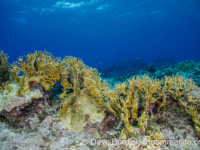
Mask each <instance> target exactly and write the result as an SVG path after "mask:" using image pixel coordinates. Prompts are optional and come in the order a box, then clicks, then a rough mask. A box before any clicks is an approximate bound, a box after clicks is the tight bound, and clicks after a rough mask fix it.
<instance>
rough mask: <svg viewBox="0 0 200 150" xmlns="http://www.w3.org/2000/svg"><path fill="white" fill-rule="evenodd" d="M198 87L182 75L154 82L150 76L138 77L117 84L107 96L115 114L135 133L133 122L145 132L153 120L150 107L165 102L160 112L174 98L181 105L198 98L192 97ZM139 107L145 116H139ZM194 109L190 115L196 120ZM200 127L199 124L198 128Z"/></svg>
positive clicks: (128, 129)
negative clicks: (158, 102) (168, 99)
mask: <svg viewBox="0 0 200 150" xmlns="http://www.w3.org/2000/svg"><path fill="white" fill-rule="evenodd" d="M195 88H196V87H195V84H194V83H193V81H192V80H191V79H184V78H183V77H181V76H179V75H176V76H172V77H168V76H166V77H165V78H164V79H162V80H157V79H151V78H149V77H148V76H146V75H144V76H138V77H135V78H133V79H130V80H128V81H127V82H124V83H123V84H119V85H116V89H115V90H113V91H110V92H109V93H108V94H107V97H108V99H109V100H108V102H109V106H108V107H109V109H110V111H111V112H113V113H114V114H115V115H118V116H119V117H120V118H121V120H123V121H124V123H125V127H126V131H128V132H131V125H132V124H133V122H138V125H139V127H140V128H141V129H142V130H144V131H145V128H146V126H147V121H148V119H149V113H148V108H149V106H151V105H153V104H155V103H156V102H157V101H158V100H162V103H161V105H160V107H159V108H158V109H160V108H161V107H165V103H166V99H167V98H170V97H173V98H175V99H177V100H179V101H181V102H182V99H184V100H185V99H186V100H191V99H194V97H192V96H191V95H190V91H192V90H194V89H195ZM168 95H170V96H168ZM139 107H140V110H142V113H141V116H138V108H139ZM194 110H195V109H193V108H191V109H188V110H187V111H188V113H189V112H190V115H191V116H193V118H197V113H196V111H194ZM191 112H193V113H191ZM196 120H198V119H196ZM194 122H195V120H194ZM196 122H197V121H196ZM199 127H200V126H199V125H198V123H196V128H197V129H198V128H199ZM199 131H200V130H199Z"/></svg>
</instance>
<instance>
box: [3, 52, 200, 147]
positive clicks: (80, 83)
mask: <svg viewBox="0 0 200 150" xmlns="http://www.w3.org/2000/svg"><path fill="white" fill-rule="evenodd" d="M188 66H190V68H191V69H190V70H187V67H188ZM185 67H186V68H185ZM169 68H171V69H173V71H175V72H177V73H178V72H184V73H185V72H187V73H189V74H191V73H192V72H193V71H191V70H196V71H198V69H199V66H198V64H196V63H194V62H183V63H179V64H177V65H175V66H171V67H169ZM165 69H166V68H165ZM158 71H159V70H156V69H155V66H153V65H152V66H150V67H146V68H145V69H144V70H143V71H141V72H140V73H141V74H135V75H136V76H129V79H127V80H126V81H124V82H122V81H123V80H121V81H119V82H116V83H117V84H115V85H114V84H112V85H110V84H108V82H106V81H105V80H102V78H101V77H100V74H99V73H98V71H97V70H96V69H92V68H90V67H88V66H86V65H85V64H84V63H83V61H82V60H80V59H77V58H74V57H71V56H66V57H65V58H64V59H63V60H61V58H55V57H54V56H53V55H52V54H50V53H48V52H45V51H44V52H40V51H39V52H38V51H36V52H35V53H34V54H29V55H27V56H25V59H24V58H23V57H19V59H18V61H16V62H14V63H13V64H12V65H11V66H10V69H9V75H10V79H9V81H7V82H4V83H3V84H2V86H1V91H0V127H3V126H4V127H3V128H5V129H1V128H0V130H2V132H0V137H1V140H2V141H3V143H0V146H1V147H2V149H13V148H15V149H16V148H18V149H25V146H24V145H26V144H30V140H35V143H32V144H33V146H32V147H33V148H34V149H61V148H63V149H67V148H70V149H116V148H120V149H175V148H177V149H181V148H182V149H188V145H187V144H178V145H177V144H175V145H173V144H170V143H164V144H163V143H153V141H158V140H161V139H165V140H169V139H170V140H173V139H177V137H178V138H181V139H190V140H193V141H194V140H199V137H200V122H199V121H200V117H199V115H198V112H199V111H200V92H199V91H200V90H199V87H197V85H196V84H195V82H194V81H193V80H192V79H191V78H187V77H188V76H184V77H183V76H181V75H183V74H181V75H178V74H176V75H171V76H166V74H163V76H159V78H157V79H156V78H152V76H153V77H154V76H156V75H158V74H157V73H158ZM144 72H146V73H148V74H149V75H150V76H149V75H145V74H144ZM19 75H21V76H19ZM132 75H133V74H132ZM109 82H113V80H110V81H109ZM8 127H9V128H10V129H8ZM17 132H20V133H21V136H20V134H19V133H17ZM12 136H13V139H12ZM31 136H32V137H31ZM24 137H28V138H27V140H24V141H22V139H23V138H24ZM31 138H32V139H31ZM129 139H130V140H131V141H140V142H137V143H132V144H130V143H129V144H127V143H126V142H125V141H126V140H129ZM13 140H15V142H13ZM102 140H107V142H103V143H102V142H100V143H99V142H97V141H102ZM113 140H119V141H120V142H118V143H115V144H114V145H113V144H109V142H112V141H113ZM8 144H9V145H8ZM7 145H8V146H7ZM197 146H199V145H193V146H191V147H193V148H194V149H195V148H196V147H197Z"/></svg>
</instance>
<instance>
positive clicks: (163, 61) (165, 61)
mask: <svg viewBox="0 0 200 150" xmlns="http://www.w3.org/2000/svg"><path fill="white" fill-rule="evenodd" d="M150 64H151V65H154V66H155V68H156V69H161V68H162V66H171V65H175V64H177V61H175V60H174V59H172V58H161V57H160V56H157V58H155V59H152V60H151V63H150Z"/></svg>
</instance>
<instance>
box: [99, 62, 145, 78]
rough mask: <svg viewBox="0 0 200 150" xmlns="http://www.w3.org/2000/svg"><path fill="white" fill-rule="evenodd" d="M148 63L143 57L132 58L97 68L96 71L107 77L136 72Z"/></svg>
mask: <svg viewBox="0 0 200 150" xmlns="http://www.w3.org/2000/svg"><path fill="white" fill-rule="evenodd" d="M147 65H148V64H147V63H146V62H144V61H143V59H134V60H128V61H124V62H117V63H115V64H114V65H112V66H108V67H105V68H98V71H99V72H100V73H101V74H102V75H105V76H107V77H117V76H126V75H128V74H131V73H133V72H138V71H140V70H141V69H143V68H144V67H145V66H147Z"/></svg>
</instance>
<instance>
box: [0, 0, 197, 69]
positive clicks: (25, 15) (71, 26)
mask: <svg viewBox="0 0 200 150" xmlns="http://www.w3.org/2000/svg"><path fill="white" fill-rule="evenodd" d="M0 33H1V34H0V35H1V36H0V49H2V50H4V52H5V53H7V54H8V56H9V57H10V58H9V62H13V61H16V60H17V58H18V57H19V56H23V55H27V54H29V53H33V52H34V51H36V50H41V51H43V50H46V51H48V52H51V53H52V54H53V55H54V56H56V57H62V58H63V57H64V56H65V55H71V56H74V57H79V58H80V59H82V60H83V61H84V62H85V64H87V65H89V66H90V67H95V68H99V67H106V66H109V65H113V64H115V63H116V62H118V61H128V60H134V59H139V58H140V59H143V60H144V61H145V62H149V61H151V60H152V59H155V58H157V57H158V56H160V58H172V59H174V60H176V61H183V60H195V59H200V1H199V0H176V1H175V0H165V1H164V0H140V1H138V0H60V1H58V0H0Z"/></svg>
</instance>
